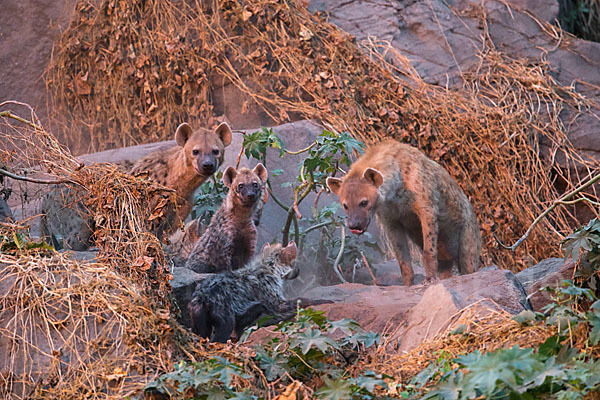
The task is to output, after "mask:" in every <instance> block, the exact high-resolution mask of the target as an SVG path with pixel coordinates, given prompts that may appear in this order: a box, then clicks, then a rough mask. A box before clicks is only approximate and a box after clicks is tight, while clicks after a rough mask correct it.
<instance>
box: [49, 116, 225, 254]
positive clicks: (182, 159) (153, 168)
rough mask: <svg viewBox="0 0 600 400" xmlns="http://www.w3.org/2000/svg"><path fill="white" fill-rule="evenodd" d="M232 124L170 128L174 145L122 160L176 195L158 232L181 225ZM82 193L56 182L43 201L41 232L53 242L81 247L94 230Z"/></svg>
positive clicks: (220, 159)
mask: <svg viewBox="0 0 600 400" xmlns="http://www.w3.org/2000/svg"><path fill="white" fill-rule="evenodd" d="M231 138H232V133H231V128H230V127H229V125H228V124H227V123H221V124H220V125H219V126H218V127H217V128H216V129H215V130H214V131H212V130H209V129H204V128H201V129H198V130H195V131H194V130H193V129H192V128H191V127H190V125H188V124H187V123H183V124H181V125H179V127H177V130H176V131H175V145H174V146H172V147H169V148H167V149H161V150H157V151H155V152H152V153H150V154H148V155H147V156H145V157H143V158H142V159H140V160H138V161H137V162H136V163H134V164H133V165H131V164H130V165H128V166H127V165H122V167H123V168H124V169H125V170H126V172H128V173H130V174H134V175H135V174H141V173H147V174H148V175H149V178H150V179H152V180H153V181H155V182H158V183H160V184H162V185H164V186H166V187H168V188H170V189H173V190H175V193H176V196H177V211H176V212H175V211H170V212H168V213H167V215H166V221H164V223H163V224H161V225H160V226H159V229H158V234H159V236H162V235H163V233H166V234H168V233H171V232H172V231H174V230H175V228H176V227H178V226H180V222H182V221H183V220H184V219H185V218H186V216H187V215H188V214H189V212H190V210H191V207H192V200H193V199H192V197H193V194H194V191H195V190H196V189H197V188H198V186H200V185H201V184H202V183H203V182H204V181H206V180H207V179H208V178H209V177H210V176H211V175H212V174H214V173H215V171H216V170H217V169H218V168H219V166H220V165H221V164H222V163H223V158H224V153H225V147H227V146H229V144H230V143H231ZM84 197H85V196H84V195H83V194H82V193H81V191H78V190H76V189H74V188H71V187H66V186H60V187H58V188H56V189H55V190H53V191H51V192H50V193H49V194H48V195H47V196H46V198H45V199H44V201H43V203H42V210H41V212H42V214H43V215H44V217H42V223H41V228H42V233H43V234H44V236H46V237H47V238H51V239H52V240H53V242H54V244H55V245H58V242H59V241H58V240H56V239H57V237H61V238H62V239H63V244H64V245H65V247H67V248H71V249H73V250H84V249H86V248H87V247H89V246H90V245H91V244H92V243H91V239H90V238H91V235H92V233H93V231H94V230H95V227H94V221H93V219H92V218H91V217H90V215H92V214H93V213H92V212H91V210H88V209H87V208H86V206H85V204H84V203H83V202H82V201H81V199H82V198H84Z"/></svg>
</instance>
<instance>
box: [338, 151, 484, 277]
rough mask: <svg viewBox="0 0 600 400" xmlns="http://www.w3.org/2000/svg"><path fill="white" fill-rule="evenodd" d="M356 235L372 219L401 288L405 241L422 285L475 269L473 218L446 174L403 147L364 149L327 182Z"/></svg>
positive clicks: (407, 272) (477, 247)
mask: <svg viewBox="0 0 600 400" xmlns="http://www.w3.org/2000/svg"><path fill="white" fill-rule="evenodd" d="M327 186H328V187H329V190H331V191H332V192H333V193H335V194H337V195H338V196H339V198H340V203H341V204H342V206H343V207H344V210H345V211H346V214H347V216H348V218H347V220H346V223H347V225H348V228H350V231H351V232H352V233H355V234H361V233H363V232H364V231H365V230H366V229H367V226H368V225H369V222H370V221H371V217H372V216H373V214H375V215H376V216H377V220H378V221H379V223H380V225H381V226H382V228H383V229H384V231H385V232H386V233H387V236H388V239H389V240H390V242H391V245H392V247H393V250H394V253H395V256H396V258H397V259H398V264H399V265H400V270H401V272H402V280H403V281H404V284H405V285H412V284H413V283H414V275H413V269H412V264H411V258H410V252H409V247H408V239H409V238H410V239H411V240H412V241H413V242H414V243H415V244H417V245H418V246H419V247H420V248H421V250H422V251H423V264H424V266H425V273H426V275H427V280H428V281H431V280H435V279H437V277H438V273H439V275H440V276H441V278H448V277H450V276H451V274H452V266H453V265H455V264H456V265H457V266H458V270H459V272H460V273H461V274H466V273H472V272H475V271H476V270H477V269H478V268H479V253H480V251H481V237H480V233H479V225H478V224H477V219H476V218H475V212H474V211H473V207H472V206H471V203H470V202H469V199H468V198H467V196H466V195H465V194H464V192H463V191H462V190H461V189H460V187H458V185H457V184H456V182H455V181H454V179H452V177H451V176H450V175H449V174H448V172H446V170H445V169H444V168H443V167H442V166H440V165H439V164H438V163H436V162H435V161H433V160H430V159H429V158H427V157H426V156H425V155H424V154H423V153H421V152H420V151H419V150H417V149H416V148H414V147H411V146H409V145H407V144H403V143H399V142H396V141H394V140H386V141H385V142H382V143H380V144H377V145H374V146H372V147H371V148H369V149H368V150H367V151H366V152H365V154H364V155H363V156H362V157H361V158H360V159H358V160H357V161H356V162H355V163H354V164H352V167H351V168H350V171H348V174H347V175H346V176H344V178H343V179H338V178H327Z"/></svg>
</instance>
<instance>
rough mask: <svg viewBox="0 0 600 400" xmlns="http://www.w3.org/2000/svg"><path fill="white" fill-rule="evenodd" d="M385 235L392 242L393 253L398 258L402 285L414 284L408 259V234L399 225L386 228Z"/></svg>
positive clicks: (410, 262) (412, 272)
mask: <svg viewBox="0 0 600 400" xmlns="http://www.w3.org/2000/svg"><path fill="white" fill-rule="evenodd" d="M387 235H388V238H389V240H390V242H391V244H392V248H393V250H394V255H395V256H396V259H397V260H398V265H399V266H400V272H401V273H402V282H403V283H404V286H412V285H414V283H415V274H414V271H413V268H412V261H411V259H410V249H409V247H408V236H407V235H406V232H404V230H403V229H402V228H400V227H394V228H392V229H389V230H388V232H387Z"/></svg>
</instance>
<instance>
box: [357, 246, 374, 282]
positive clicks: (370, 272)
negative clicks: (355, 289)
mask: <svg viewBox="0 0 600 400" xmlns="http://www.w3.org/2000/svg"><path fill="white" fill-rule="evenodd" d="M360 255H361V257H362V259H363V262H364V263H365V266H366V267H367V269H368V270H369V275H371V279H373V285H375V286H377V279H375V274H373V270H372V269H371V266H370V265H369V262H368V261H367V257H365V253H364V252H363V251H361V252H360Z"/></svg>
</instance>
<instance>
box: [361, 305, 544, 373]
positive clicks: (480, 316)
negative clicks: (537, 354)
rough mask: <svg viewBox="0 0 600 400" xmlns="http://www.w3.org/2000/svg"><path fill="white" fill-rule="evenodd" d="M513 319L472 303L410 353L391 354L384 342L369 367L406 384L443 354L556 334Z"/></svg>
mask: <svg viewBox="0 0 600 400" xmlns="http://www.w3.org/2000/svg"><path fill="white" fill-rule="evenodd" d="M511 318H512V314H510V313H508V312H506V311H503V310H499V309H497V308H496V309H485V310H484V309H482V308H481V307H480V306H477V305H473V306H468V307H466V308H465V309H463V310H461V312H460V313H459V314H457V315H456V316H455V318H453V321H452V322H451V323H450V325H449V326H448V328H447V329H444V331H443V332H439V333H438V334H437V335H436V336H435V337H434V338H432V339H431V340H427V341H425V342H423V343H422V344H421V345H420V346H419V347H417V348H415V349H413V350H411V351H409V352H407V353H403V354H398V353H387V350H386V344H385V343H384V344H383V345H382V346H380V349H378V351H377V353H376V354H375V355H374V356H373V359H372V360H371V361H370V362H369V363H368V364H367V365H366V368H367V369H373V370H375V371H378V372H381V373H385V374H388V375H390V376H393V377H394V378H395V379H396V380H397V381H398V382H401V383H404V384H406V383H408V382H409V381H410V380H411V378H413V377H414V376H415V375H417V374H418V373H419V372H421V371H422V370H423V369H424V368H426V367H427V366H428V365H429V364H430V363H431V362H433V361H435V359H437V358H438V357H439V356H440V355H441V354H442V353H444V355H445V356H446V357H447V358H448V359H452V358H455V357H457V356H459V355H461V354H467V353H470V352H473V351H475V350H479V351H481V352H483V353H485V352H489V351H494V350H497V349H499V348H509V347H512V346H514V345H518V346H520V347H522V348H525V347H534V348H535V347H537V345H539V344H541V343H543V342H544V341H545V340H546V339H547V338H548V337H550V336H552V335H553V334H555V333H556V328H555V327H553V326H549V325H545V324H544V323H536V324H533V325H529V326H522V325H520V324H519V323H518V322H516V321H513V320H512V319H511ZM460 325H465V326H466V329H465V330H464V333H461V334H456V335H450V334H449V333H450V332H452V330H453V329H455V328H456V327H458V326H460Z"/></svg>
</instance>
